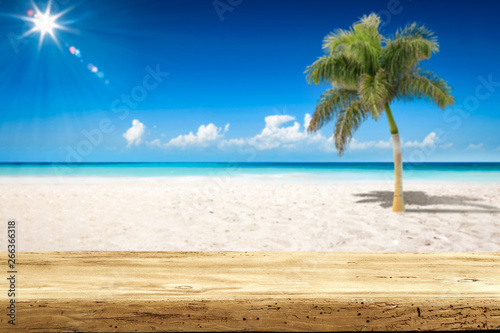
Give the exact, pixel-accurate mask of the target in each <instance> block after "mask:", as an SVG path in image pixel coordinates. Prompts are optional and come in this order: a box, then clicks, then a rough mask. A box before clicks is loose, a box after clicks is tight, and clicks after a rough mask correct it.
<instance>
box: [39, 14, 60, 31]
mask: <svg viewBox="0 0 500 333" xmlns="http://www.w3.org/2000/svg"><path fill="white" fill-rule="evenodd" d="M34 23H35V30H36V31H40V33H42V34H46V33H48V34H51V35H52V34H53V33H54V29H55V28H56V26H57V24H56V18H55V17H54V16H50V14H49V15H46V14H41V15H37V17H35V19H34Z"/></svg>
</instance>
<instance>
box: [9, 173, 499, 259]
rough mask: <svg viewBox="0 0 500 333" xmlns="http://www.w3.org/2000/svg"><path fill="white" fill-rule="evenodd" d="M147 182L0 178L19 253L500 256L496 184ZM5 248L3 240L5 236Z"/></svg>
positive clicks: (497, 186) (162, 180)
mask: <svg viewBox="0 0 500 333" xmlns="http://www.w3.org/2000/svg"><path fill="white" fill-rule="evenodd" d="M405 200H406V208H407V211H406V212H405V213H403V214H395V213H392V212H391V204H392V184H390V183H389V182H382V181H381V182H373V181H372V182H368V181H367V182H357V183H356V182H349V183H348V182H325V183H320V182H306V181H303V182H282V181H281V182H280V181H227V182H224V183H217V182H214V181H213V180H210V179H202V178H200V179H199V180H191V181H174V180H168V179H149V180H148V181H139V180H137V181H125V180H120V179H119V178H117V179H115V180H111V181H106V182H88V183H87V182H85V181H79V182H63V183H50V182H33V181H24V182H23V181H15V182H9V183H5V182H3V183H1V184H0V202H1V206H0V217H1V219H2V220H3V221H7V220H8V219H16V221H17V225H18V234H17V237H18V250H19V251H55V250H59V251H83V250H98V251H105V250H107V251H115V250H120V251H133V250H138V251H222V250H223V251H236V250H237V251H396V252H483V251H485V252H500V184H498V183H489V184H488V183H452V182H418V181H409V182H406V183H405ZM0 239H1V243H2V244H1V245H0V246H1V247H2V248H6V244H4V243H5V242H6V238H5V237H1V238H0Z"/></svg>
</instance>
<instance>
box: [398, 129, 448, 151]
mask: <svg viewBox="0 0 500 333" xmlns="http://www.w3.org/2000/svg"><path fill="white" fill-rule="evenodd" d="M436 141H439V138H438V137H437V135H436V133H435V132H431V133H429V135H427V136H426V137H425V138H424V140H423V141H422V142H418V141H413V142H412V141H408V142H406V143H405V144H404V146H405V147H413V148H423V147H432V146H434V145H435V144H436Z"/></svg>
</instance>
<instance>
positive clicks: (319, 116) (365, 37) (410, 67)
mask: <svg viewBox="0 0 500 333" xmlns="http://www.w3.org/2000/svg"><path fill="white" fill-rule="evenodd" d="M380 25H381V20H380V17H379V16H378V15H376V14H370V15H369V16H366V15H365V16H363V17H362V18H361V20H360V21H359V22H357V23H355V24H354V25H353V26H352V28H351V29H350V30H342V29H338V30H335V31H334V32H333V33H331V34H329V35H328V36H326V37H325V39H324V43H323V49H324V50H325V52H326V53H327V54H326V55H325V56H323V57H321V58H319V59H318V60H316V61H315V62H314V63H313V64H312V65H310V66H309V67H307V70H306V72H305V73H306V74H307V81H308V82H309V83H313V84H323V83H329V84H331V85H332V88H331V89H327V90H326V91H325V92H324V93H323V94H322V95H321V98H320V100H319V101H318V104H317V106H316V110H315V111H314V114H313V116H312V119H311V122H310V124H309V127H308V131H309V132H316V131H318V130H319V129H320V128H321V127H322V126H323V125H325V124H326V123H328V122H330V121H332V120H335V130H334V134H333V138H334V141H335V146H336V148H337V151H338V153H339V156H342V154H343V153H344V151H345V150H346V148H347V147H348V145H349V142H350V140H351V138H352V136H353V134H354V132H355V131H356V130H357V129H358V128H359V126H360V125H361V123H362V122H363V121H364V120H366V119H368V118H370V117H371V118H373V119H375V120H378V119H379V118H381V117H382V115H383V113H384V112H385V115H386V116H387V120H388V122H389V129H390V131H391V134H392V144H393V151H394V174H395V190H394V201H393V206H392V210H393V211H394V212H402V211H404V200H403V163H402V153H401V142H400V139H399V131H398V127H397V126H396V122H395V121H394V117H393V115H392V111H391V108H390V104H391V103H392V102H394V101H403V102H409V101H413V100H415V99H421V98H423V99H425V100H426V101H429V102H432V103H435V104H436V105H437V106H438V107H439V108H441V109H444V108H445V107H446V106H449V105H453V103H454V97H453V96H452V95H451V88H450V87H449V86H448V84H447V83H446V82H445V81H444V80H443V79H440V78H439V77H438V76H437V75H436V74H434V73H433V72H431V71H429V70H425V69H423V68H420V67H419V63H420V61H422V60H424V59H429V58H430V57H431V55H432V54H434V53H436V52H437V51H438V50H439V44H438V41H437V38H436V37H435V36H434V33H433V32H432V31H430V30H428V29H427V28H426V27H425V26H423V25H418V24H417V23H413V24H409V25H407V26H406V27H405V28H402V29H399V30H398V31H397V32H396V34H395V35H394V36H391V37H385V36H383V35H381V33H380V31H379V28H380Z"/></svg>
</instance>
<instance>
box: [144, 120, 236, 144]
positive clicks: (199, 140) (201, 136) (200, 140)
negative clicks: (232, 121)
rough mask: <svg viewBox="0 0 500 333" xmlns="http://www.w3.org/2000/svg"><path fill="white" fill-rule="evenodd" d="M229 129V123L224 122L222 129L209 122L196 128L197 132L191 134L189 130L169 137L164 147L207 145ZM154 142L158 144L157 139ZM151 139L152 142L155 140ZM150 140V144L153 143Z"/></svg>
mask: <svg viewBox="0 0 500 333" xmlns="http://www.w3.org/2000/svg"><path fill="white" fill-rule="evenodd" d="M228 130H229V124H226V126H225V127H224V130H222V128H219V127H217V126H215V125H214V124H212V123H210V124H208V125H201V126H200V127H199V128H198V132H196V134H193V132H189V134H186V135H179V136H178V137H176V138H173V139H171V140H170V141H169V142H168V143H166V144H165V145H164V146H165V147H172V146H173V147H187V146H207V145H209V144H210V143H212V142H214V141H216V140H218V139H220V138H222V137H223V136H224V135H225V134H226V132H227V131H228ZM155 141H157V142H156V143H155V144H157V145H159V140H158V139H157V140H155ZM155 141H153V142H155ZM153 142H151V144H153Z"/></svg>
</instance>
